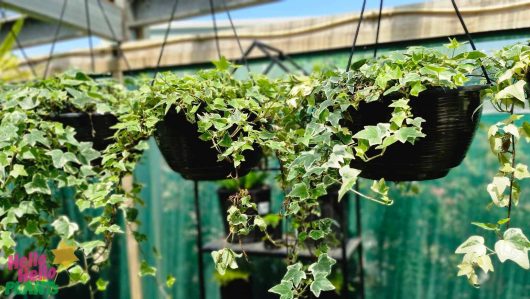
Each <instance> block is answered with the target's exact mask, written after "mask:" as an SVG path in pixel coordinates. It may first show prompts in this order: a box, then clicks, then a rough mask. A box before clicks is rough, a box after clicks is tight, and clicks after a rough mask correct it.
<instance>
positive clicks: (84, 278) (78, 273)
mask: <svg viewBox="0 0 530 299" xmlns="http://www.w3.org/2000/svg"><path fill="white" fill-rule="evenodd" d="M68 276H69V277H70V282H69V284H76V283H82V284H86V283H87V282H88V281H89V280H90V275H89V274H88V273H86V272H85V271H84V270H83V268H81V267H80V266H79V265H75V266H74V267H72V268H71V269H69V270H68Z"/></svg>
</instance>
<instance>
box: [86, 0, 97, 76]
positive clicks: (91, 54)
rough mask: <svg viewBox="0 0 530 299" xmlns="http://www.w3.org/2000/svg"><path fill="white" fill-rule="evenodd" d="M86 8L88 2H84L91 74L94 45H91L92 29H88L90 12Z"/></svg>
mask: <svg viewBox="0 0 530 299" xmlns="http://www.w3.org/2000/svg"><path fill="white" fill-rule="evenodd" d="M88 6H89V5H88V0H85V17H86V27H87V34H88V48H89V49H90V67H91V71H92V73H94V72H95V69H96V66H95V62H94V45H93V44H92V28H91V27H90V10H89V7H88Z"/></svg>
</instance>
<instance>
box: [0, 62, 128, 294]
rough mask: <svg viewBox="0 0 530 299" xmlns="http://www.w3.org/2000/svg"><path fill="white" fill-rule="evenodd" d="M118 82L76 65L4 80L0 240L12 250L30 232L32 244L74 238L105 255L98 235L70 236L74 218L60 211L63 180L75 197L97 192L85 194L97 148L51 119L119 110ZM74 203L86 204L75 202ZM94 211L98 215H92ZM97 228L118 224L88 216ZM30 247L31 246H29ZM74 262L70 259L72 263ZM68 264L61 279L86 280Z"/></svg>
mask: <svg viewBox="0 0 530 299" xmlns="http://www.w3.org/2000/svg"><path fill="white" fill-rule="evenodd" d="M125 93H126V92H125V89H124V88H123V87H122V86H121V85H117V84H115V83H113V82H111V81H105V82H103V81H94V80H92V79H91V78H89V77H87V76H86V75H84V74H82V73H76V72H73V73H66V74H62V75H59V76H55V77H52V78H49V79H46V80H42V81H32V82H26V83H21V84H16V85H7V86H3V91H2V99H1V101H0V119H1V121H0V185H1V188H0V219H1V220H0V236H1V239H0V240H1V241H0V247H1V249H2V252H3V253H5V254H4V255H3V257H2V259H1V260H0V262H1V263H2V264H4V263H5V262H6V261H7V256H8V255H10V254H13V253H14V251H15V246H16V242H17V240H18V238H19V237H20V236H26V237H29V238H31V239H32V240H34V242H33V244H32V246H33V247H32V248H33V249H36V248H50V249H53V246H55V245H56V243H57V241H59V240H61V241H66V242H68V243H70V244H72V243H73V244H75V245H76V246H77V247H78V248H79V249H80V250H81V251H82V252H83V254H84V255H85V258H86V259H87V260H90V261H91V264H93V265H95V266H100V265H102V264H103V263H104V262H105V260H106V258H105V252H106V246H105V242H103V241H102V240H98V239H95V240H90V241H81V240H77V234H78V232H79V225H78V224H77V223H75V222H72V221H71V220H70V219H69V218H68V217H67V216H65V215H61V214H60V213H61V211H62V209H61V207H62V202H61V201H60V197H59V196H57V195H58V192H59V190H60V189H62V188H70V189H71V190H73V191H74V193H75V195H74V196H75V198H76V200H77V203H83V202H85V201H86V202H95V201H97V200H101V201H102V199H100V198H98V197H97V196H96V194H90V190H93V188H94V186H95V184H94V182H96V181H97V180H98V177H99V172H100V167H98V166H96V164H95V163H94V161H95V160H96V159H98V158H100V157H101V156H102V153H100V152H98V151H96V150H94V149H93V148H92V144H91V143H89V142H79V141H78V140H76V138H75V137H74V136H75V133H76V132H75V131H74V129H73V128H70V127H65V126H63V125H62V124H61V123H58V122H53V121H51V120H50V117H51V116H52V115H54V114H58V113H63V112H73V111H75V112H101V113H104V112H109V111H112V112H113V113H120V111H123V109H125V108H122V107H125V104H126V102H125V101H124V99H125V98H126V97H125V96H124V95H125ZM79 207H80V209H81V210H83V209H84V208H88V205H85V206H84V207H83V206H82V205H79ZM95 219H97V217H96V218H95ZM89 225H93V227H94V230H95V233H96V234H102V235H107V233H108V232H110V231H113V232H117V231H119V227H118V226H117V225H115V226H108V227H101V226H99V225H98V222H97V221H94V219H92V222H91V223H90V224H89ZM32 248H30V249H32ZM72 266H73V267H72ZM58 271H68V275H69V278H70V279H69V283H68V286H71V285H75V284H77V283H83V284H86V283H87V282H88V280H89V274H88V269H87V267H86V266H84V267H81V266H80V265H70V266H69V267H59V269H58Z"/></svg>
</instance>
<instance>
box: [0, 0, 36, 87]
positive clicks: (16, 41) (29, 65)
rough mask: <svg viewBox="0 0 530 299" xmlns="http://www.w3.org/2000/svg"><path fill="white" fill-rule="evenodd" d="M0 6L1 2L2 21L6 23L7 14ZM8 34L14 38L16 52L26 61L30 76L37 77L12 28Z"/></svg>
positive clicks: (1, 0) (1, 2)
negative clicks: (18, 51)
mask: <svg viewBox="0 0 530 299" xmlns="http://www.w3.org/2000/svg"><path fill="white" fill-rule="evenodd" d="M2 5H3V0H0V10H1V14H2V19H3V20H4V22H5V21H7V14H6V11H5V9H4V8H3V7H1V6H2ZM9 34H11V35H12V36H13V37H14V38H15V43H16V44H17V48H18V50H20V54H22V57H23V58H24V61H26V65H27V66H28V67H29V69H30V71H31V74H32V75H33V77H37V72H36V71H35V68H34V67H33V64H32V63H30V61H29V58H28V55H27V54H26V50H24V47H23V46H22V43H20V40H19V39H18V36H17V35H16V34H15V32H13V27H11V29H10V30H9Z"/></svg>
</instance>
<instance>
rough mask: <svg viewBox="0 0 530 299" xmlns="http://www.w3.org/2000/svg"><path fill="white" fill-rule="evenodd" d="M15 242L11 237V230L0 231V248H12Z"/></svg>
mask: <svg viewBox="0 0 530 299" xmlns="http://www.w3.org/2000/svg"><path fill="white" fill-rule="evenodd" d="M16 244H17V243H15V241H14V240H13V238H11V232H7V231H2V232H0V248H12V247H15V245H16Z"/></svg>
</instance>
